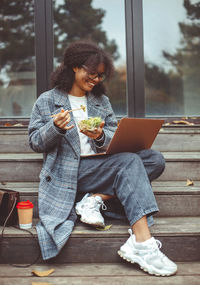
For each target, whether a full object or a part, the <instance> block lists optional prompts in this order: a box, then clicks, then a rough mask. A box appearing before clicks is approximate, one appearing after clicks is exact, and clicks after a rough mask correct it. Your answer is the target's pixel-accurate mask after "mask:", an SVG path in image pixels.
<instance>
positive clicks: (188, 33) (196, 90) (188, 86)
mask: <svg viewBox="0 0 200 285" xmlns="http://www.w3.org/2000/svg"><path fill="white" fill-rule="evenodd" d="M184 7H185V9H186V13H187V18H188V19H189V20H190V22H182V23H179V28H180V32H181V34H182V40H181V48H179V49H177V51H176V53H175V54H170V53H167V52H164V53H163V54H164V57H165V58H166V59H167V60H168V61H170V62H171V64H172V65H173V66H174V68H175V70H176V73H177V75H178V76H179V77H180V78H183V81H184V82H183V84H184V101H185V113H186V114H187V115H199V114H200V80H199V78H200V36H199V35H200V2H199V1H197V3H195V4H192V3H191V1H190V0H184Z"/></svg>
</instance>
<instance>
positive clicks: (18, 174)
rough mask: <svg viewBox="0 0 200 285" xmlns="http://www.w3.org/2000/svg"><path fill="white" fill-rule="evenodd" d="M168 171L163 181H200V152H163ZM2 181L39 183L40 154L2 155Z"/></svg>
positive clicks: (164, 174) (161, 178)
mask: <svg viewBox="0 0 200 285" xmlns="http://www.w3.org/2000/svg"><path fill="white" fill-rule="evenodd" d="M163 155H164V157H165V159H166V169H165V171H164V172H163V174H162V175H161V176H160V177H159V178H158V180H160V181H161V180H162V181H169V180H170V181H173V180H174V181H180V180H182V181H186V180H187V179H188V178H190V179H192V180H199V173H200V152H163ZM0 164H1V168H0V181H16V182H18V181H25V182H28V181H33V182H37V181H39V173H40V170H41V167H42V154H40V153H0Z"/></svg>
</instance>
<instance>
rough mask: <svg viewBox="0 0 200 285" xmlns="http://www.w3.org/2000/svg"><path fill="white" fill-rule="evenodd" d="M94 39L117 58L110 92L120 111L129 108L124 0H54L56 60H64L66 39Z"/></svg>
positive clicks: (119, 112)
mask: <svg viewBox="0 0 200 285" xmlns="http://www.w3.org/2000/svg"><path fill="white" fill-rule="evenodd" d="M78 39H92V40H93V41H94V42H96V43H98V44H99V45H101V46H102V47H103V48H104V49H105V50H107V51H108V52H109V53H110V54H111V55H112V57H113V59H114V66H115V70H116V72H115V75H114V77H113V79H112V80H111V81H110V83H109V84H108V88H107V89H108V96H109V97H110V100H111V103H112V106H113V109H114V111H115V113H116V114H117V115H125V114H126V113H127V111H126V46H125V8H124V1H123V0H109V1H105V0H93V1H92V0H84V1H83V0H55V1H54V52H55V53H54V62H55V66H56V65H57V63H59V62H60V61H61V60H62V54H63V51H64V49H65V48H66V43H67V44H68V43H70V42H71V41H74V40H78Z"/></svg>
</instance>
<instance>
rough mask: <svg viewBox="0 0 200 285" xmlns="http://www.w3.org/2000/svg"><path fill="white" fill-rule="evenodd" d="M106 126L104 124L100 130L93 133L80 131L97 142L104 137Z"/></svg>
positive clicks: (103, 123) (97, 129)
mask: <svg viewBox="0 0 200 285" xmlns="http://www.w3.org/2000/svg"><path fill="white" fill-rule="evenodd" d="M104 125H105V122H102V123H101V125H100V126H99V127H98V128H96V129H95V130H94V131H93V132H90V131H80V132H81V133H82V134H84V135H86V136H88V137H89V138H91V139H93V140H96V139H98V138H100V137H101V136H102V135H103V127H104Z"/></svg>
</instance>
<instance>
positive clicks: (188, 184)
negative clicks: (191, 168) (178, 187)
mask: <svg viewBox="0 0 200 285" xmlns="http://www.w3.org/2000/svg"><path fill="white" fill-rule="evenodd" d="M192 185H194V182H193V181H192V180H190V179H187V182H186V186H192Z"/></svg>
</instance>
